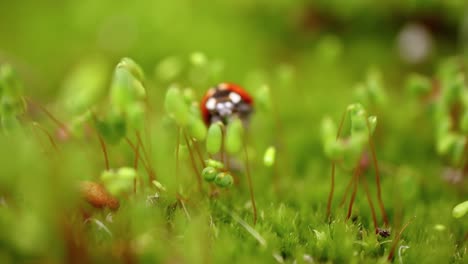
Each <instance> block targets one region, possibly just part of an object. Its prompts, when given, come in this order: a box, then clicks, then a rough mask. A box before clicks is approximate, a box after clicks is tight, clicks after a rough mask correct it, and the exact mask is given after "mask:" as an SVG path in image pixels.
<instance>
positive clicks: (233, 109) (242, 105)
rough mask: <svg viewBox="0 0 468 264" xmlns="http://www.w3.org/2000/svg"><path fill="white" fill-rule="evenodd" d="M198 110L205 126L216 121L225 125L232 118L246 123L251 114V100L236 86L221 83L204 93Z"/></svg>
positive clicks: (247, 94)
mask: <svg viewBox="0 0 468 264" xmlns="http://www.w3.org/2000/svg"><path fill="white" fill-rule="evenodd" d="M200 110H201V113H202V116H203V121H204V122H205V124H206V125H207V126H209V125H210V124H212V123H215V122H218V121H221V122H223V123H224V124H225V125H227V123H229V120H230V119H231V118H233V117H238V118H240V119H241V120H242V121H243V122H247V120H248V119H249V117H250V114H251V113H252V112H253V98H252V96H250V94H249V93H247V92H246V91H245V90H244V89H243V88H241V87H240V86H239V85H237V84H233V83H221V84H219V85H217V86H215V87H213V88H210V89H209V90H208V91H207V92H206V94H205V95H204V96H203V98H202V100H201V103H200Z"/></svg>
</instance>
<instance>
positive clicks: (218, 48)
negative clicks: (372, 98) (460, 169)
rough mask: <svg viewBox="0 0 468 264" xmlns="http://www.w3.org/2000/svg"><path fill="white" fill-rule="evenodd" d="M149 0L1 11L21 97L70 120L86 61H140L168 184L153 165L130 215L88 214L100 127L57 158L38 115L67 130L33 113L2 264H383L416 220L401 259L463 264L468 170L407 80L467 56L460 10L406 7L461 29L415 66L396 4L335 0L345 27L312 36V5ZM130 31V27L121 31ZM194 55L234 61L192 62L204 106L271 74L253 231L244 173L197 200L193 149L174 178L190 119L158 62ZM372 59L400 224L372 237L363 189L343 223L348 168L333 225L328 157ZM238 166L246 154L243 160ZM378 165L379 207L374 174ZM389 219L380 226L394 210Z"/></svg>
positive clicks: (335, 14) (123, 154) (148, 138)
mask: <svg viewBox="0 0 468 264" xmlns="http://www.w3.org/2000/svg"><path fill="white" fill-rule="evenodd" d="M110 2H112V3H110ZM150 2H151V1H142V3H141V4H122V3H120V4H115V3H113V1H107V2H106V1H100V2H99V3H94V2H89V1H88V2H87V3H86V4H82V5H77V4H73V3H71V2H64V3H62V4H61V6H60V8H61V12H58V11H57V10H53V9H50V8H49V7H52V6H55V4H56V3H49V4H47V3H44V4H42V3H41V4H39V3H34V4H31V5H26V4H21V3H14V4H13V3H7V2H1V3H0V10H1V11H0V16H1V17H2V18H1V19H0V21H3V22H2V23H0V30H1V31H0V43H1V44H0V62H3V61H5V62H9V63H11V64H13V65H14V66H16V67H17V68H18V70H19V72H20V76H21V77H22V79H23V81H24V86H25V94H26V95H27V96H28V97H30V98H33V99H34V100H36V101H38V102H41V103H42V104H43V105H45V106H46V107H47V108H48V109H49V110H50V111H51V112H52V113H54V115H56V116H57V118H59V119H60V120H63V121H64V122H68V121H69V118H70V116H69V115H68V114H67V113H66V112H65V111H64V110H63V108H62V105H61V102H60V100H61V97H60V92H59V91H60V89H61V85H62V81H63V79H64V78H65V77H64V76H66V74H67V73H68V72H69V71H70V69H71V68H72V67H73V65H75V64H76V63H77V62H80V61H82V60H84V59H86V58H89V57H93V58H95V57H96V54H98V55H99V56H100V57H104V61H106V62H108V63H110V64H115V63H116V62H117V60H118V59H120V58H121V57H123V56H130V57H132V58H134V59H135V60H136V61H137V62H139V63H141V65H142V66H143V68H144V69H145V72H146V74H147V79H148V80H147V83H146V88H147V92H148V96H149V104H150V111H149V113H148V117H147V121H146V123H145V126H146V128H145V133H144V136H143V138H144V143H145V147H146V149H147V151H148V152H149V157H150V159H151V164H152V165H153V167H154V169H155V171H156V176H157V180H158V181H159V182H160V183H161V184H162V185H164V186H165V188H166V191H160V190H159V191H158V190H157V189H156V188H154V186H151V185H150V184H149V183H148V181H147V175H146V173H145V170H144V168H140V170H139V172H140V176H141V177H142V179H143V180H142V181H143V182H144V186H145V187H144V189H141V188H140V187H139V188H138V190H137V194H136V195H133V194H129V195H127V196H125V197H121V199H120V202H121V204H120V208H119V210H118V211H116V212H110V211H106V210H95V209H92V208H91V207H89V205H87V204H86V203H85V202H84V201H82V199H81V197H80V196H79V192H78V190H77V184H78V182H79V181H82V180H96V179H98V178H99V175H100V173H101V172H102V171H103V170H104V160H103V156H102V152H101V149H100V146H99V141H98V139H97V137H96V136H95V135H94V134H92V133H91V134H90V135H89V136H85V137H84V138H80V139H77V138H72V139H70V140H68V141H60V140H58V139H56V141H57V143H58V149H57V150H55V149H54V148H53V147H52V146H51V145H50V142H49V141H48V139H47V137H46V136H45V134H43V133H42V132H41V131H40V130H38V129H37V128H35V127H33V126H32V123H31V119H32V120H35V121H38V122H39V123H40V124H41V125H42V126H43V127H44V128H46V129H47V130H48V131H51V132H52V131H56V130H57V127H56V125H55V124H53V122H51V121H50V120H49V119H48V118H47V117H46V116H45V115H44V114H43V113H41V112H40V111H39V110H38V109H36V108H31V109H29V111H28V117H27V118H26V117H25V118H23V119H22V123H23V124H24V129H23V130H22V132H18V133H14V134H3V135H2V136H1V137H0V146H1V147H0V262H1V263H9V262H52V263H61V262H71V260H72V259H74V260H75V261H76V262H77V263H85V262H87V261H93V262H97V263H105V262H128V263H133V262H143V263H251V262H255V263H274V262H279V263H282V262H284V263H293V262H296V263H310V262H311V261H313V262H314V263H327V262H328V263H376V262H382V263H383V262H385V261H387V257H388V254H389V251H390V248H391V246H392V242H393V239H394V238H395V235H396V234H397V233H398V231H399V230H400V228H401V227H402V226H403V225H404V224H406V223H407V222H409V221H411V223H410V224H409V226H408V227H407V229H406V230H405V231H404V232H403V233H402V236H401V239H400V241H399V242H398V244H397V250H396V252H395V258H394V261H395V262H400V261H401V262H402V263H466V261H467V242H466V233H467V232H468V221H466V219H467V218H466V216H465V218H461V219H455V218H453V217H452V214H451V212H452V209H453V207H454V206H455V205H456V204H458V203H460V202H462V201H464V200H466V198H467V193H468V192H467V185H466V177H465V181H464V182H462V183H458V184H455V185H454V184H450V183H448V182H447V181H445V180H444V178H443V175H444V171H445V169H446V168H447V167H448V162H447V161H446V160H445V159H444V158H441V157H440V156H439V155H438V154H437V152H436V147H435V139H434V138H435V132H434V131H435V126H436V124H433V123H432V117H431V108H430V107H429V106H427V105H426V104H424V103H422V102H419V101H417V100H415V99H414V98H411V97H410V96H409V95H408V93H407V91H406V90H405V89H404V83H405V79H406V77H407V76H408V74H409V73H410V72H413V71H416V72H421V73H424V74H427V75H430V76H432V75H433V74H434V73H435V71H436V65H437V63H438V62H439V61H440V60H442V59H443V58H445V57H448V56H452V55H456V54H463V50H462V49H460V45H458V44H457V43H455V42H453V41H452V40H453V39H457V37H459V35H458V33H455V32H458V31H457V30H456V29H457V28H458V25H459V21H461V20H462V18H463V16H462V15H463V13H462V11H461V10H463V9H462V8H459V9H457V8H452V7H450V6H449V7H446V6H445V5H443V4H433V5H432V6H429V7H427V8H428V9H424V8H421V9H418V8H415V7H411V8H410V7H408V6H406V5H405V4H399V5H398V6H401V7H402V8H408V10H410V11H408V12H409V13H410V14H412V16H410V17H413V18H414V19H417V18H418V17H420V16H422V15H423V14H425V13H424V12H423V11H424V10H429V11H427V12H429V13H430V14H433V15H434V16H436V17H437V18H438V19H439V20H440V21H442V22H441V23H442V24H443V25H445V26H446V27H448V30H447V32H448V33H447V34H448V37H445V35H444V34H442V33H440V34H439V33H437V32H434V34H433V37H434V43H436V46H437V49H435V50H434V51H433V54H432V55H431V57H429V58H428V59H427V61H426V62H425V63H422V64H419V65H416V66H415V65H407V64H405V63H403V62H402V61H401V60H400V59H399V56H398V52H397V51H396V47H395V38H396V35H397V33H398V29H399V26H401V25H400V24H401V23H403V22H405V21H406V20H404V21H403V20H402V21H397V22H395V21H393V20H392V15H391V12H390V11H388V12H386V11H384V9H385V8H390V7H388V6H387V7H385V8H383V9H382V8H379V5H377V4H376V5H372V4H369V5H370V10H376V12H377V13H372V12H370V13H369V12H364V11H365V10H367V9H366V8H365V7H360V5H356V7H354V8H355V9H352V10H355V11H354V12H351V14H350V13H348V12H345V11H346V10H347V9H346V8H344V9H341V8H338V7H339V6H340V5H338V4H335V5H331V4H330V6H327V5H326V4H323V5H325V6H326V7H321V8H323V10H331V11H327V12H325V11H323V10H322V9H321V8H318V9H317V10H318V11H317V12H318V13H320V14H322V12H323V14H328V15H329V16H330V17H331V18H330V20H331V21H328V20H326V19H323V21H322V20H320V21H321V23H322V24H320V26H319V28H314V27H312V26H310V25H309V24H307V23H306V22H307V21H308V20H307V19H306V18H307V17H308V16H312V15H313V14H314V13H313V12H312V11H311V10H310V7H309V6H308V5H306V4H305V3H303V2H302V1H293V3H290V4H287V3H284V1H273V2H271V3H266V2H264V1H263V2H262V1H260V2H259V3H257V4H249V3H247V2H242V1H241V2H239V3H237V2H226V3H224V4H220V3H218V4H212V3H211V1H210V2H209V3H204V2H203V3H200V4H199V5H198V4H197V5H196V8H195V7H194V5H195V4H193V3H185V2H183V1H182V2H179V1H177V3H173V4H162V3H150ZM331 2H333V3H334V2H336V1H331ZM318 6H321V5H318ZM398 6H397V7H394V8H395V9H391V10H398V9H399V8H398ZM440 6H444V7H445V8H440ZM327 8H328V9H327ZM438 8H440V10H442V11H440V12H438V10H439V9H438ZM91 10H95V11H94V12H93V11H91ZM321 10H322V11H321ZM363 10H364V11H363ZM405 10H406V9H405ZM421 10H422V11H421ZM309 11H310V12H309ZM361 11H362V12H364V13H362V12H361ZM23 12H25V13H23ZM354 13H356V14H355V15H353V14H354ZM23 14H24V15H23ZM358 14H359V15H358ZM362 14H366V15H362ZM465 16H466V14H465ZM175 18H177V23H176V22H174V19H175ZM353 19H355V20H353ZM303 20H304V21H303ZM408 20H411V19H408ZM295 21H299V22H295ZM301 21H302V22H304V23H302V22H301ZM327 21H328V22H327ZM350 21H357V22H355V23H351V22H350ZM327 23H329V24H327ZM96 25H98V26H96ZM119 25H120V26H119ZM307 25H309V26H310V28H309V26H307ZM345 25H347V26H345ZM373 25H374V26H373ZM377 25H378V26H377ZM119 27H120V28H121V29H122V30H123V31H122V32H120V31H116V30H114V29H115V28H119ZM341 27H343V28H345V29H346V30H341V29H340V28H341ZM105 36H113V37H112V38H110V37H109V38H107V37H105ZM330 36H331V37H330ZM330 39H331V40H330ZM96 43H97V44H96ZM465 45H466V43H465ZM193 51H202V52H203V53H204V54H206V56H207V57H208V58H209V59H210V60H213V61H217V62H219V63H221V64H222V65H224V70H223V71H221V72H220V73H219V74H217V75H213V76H211V77H210V78H206V79H205V78H201V77H200V75H198V74H197V72H190V70H189V69H188V68H184V70H183V73H181V74H180V75H179V76H178V77H177V78H175V79H176V81H177V82H178V83H180V84H181V85H182V86H184V87H192V88H193V89H194V91H195V92H196V94H197V97H198V98H200V97H201V96H202V94H203V93H204V92H205V90H206V89H207V88H208V87H210V86H211V85H213V84H216V83H219V82H223V81H234V82H237V83H241V84H243V86H244V87H246V89H247V90H248V91H250V92H255V90H256V89H258V88H259V87H260V86H261V85H262V84H268V85H269V87H270V89H271V93H272V97H273V100H274V109H273V110H271V111H261V110H258V111H256V113H254V115H253V116H252V120H251V123H250V127H249V129H248V132H247V134H248V146H249V154H250V160H249V163H250V165H251V172H252V177H253V186H254V190H255V195H256V201H257V208H258V215H259V217H258V222H257V224H256V225H253V222H252V218H253V216H252V210H251V203H250V197H249V192H248V187H247V181H246V177H245V174H244V170H243V169H242V166H241V170H240V171H239V172H237V174H238V176H239V179H240V181H239V184H238V185H235V186H233V187H232V188H231V189H229V190H221V191H220V192H219V193H218V195H216V196H214V197H210V196H209V193H210V191H209V187H208V184H206V183H204V192H205V193H204V194H200V193H199V192H198V190H197V183H196V180H195V174H194V172H193V171H192V169H191V164H190V160H189V157H188V155H185V154H187V153H185V154H184V153H182V154H181V161H180V174H179V183H176V181H175V179H176V177H175V167H176V161H175V146H176V134H177V128H176V127H175V126H174V125H173V124H172V123H171V122H168V120H167V116H166V114H165V112H164V107H163V101H164V94H165V91H166V89H167V87H168V85H169V83H170V82H169V81H165V80H161V79H159V75H158V74H157V72H158V71H157V70H154V69H155V68H156V65H157V64H158V63H159V62H160V61H162V60H163V59H164V58H167V57H168V56H175V57H177V58H179V59H180V60H181V61H187V59H186V58H188V57H189V56H190V54H191V53H192V52H193ZM460 58H462V59H461V60H464V61H465V62H468V60H466V59H464V57H463V56H460ZM184 67H185V66H184ZM187 67H188V66H187ZM371 67H376V68H379V69H380V71H381V72H382V76H383V83H384V89H385V92H386V93H387V101H386V103H385V104H384V105H382V106H379V107H370V108H369V109H368V111H369V113H370V114H372V115H376V116H377V117H378V125H377V129H376V133H375V136H374V140H375V146H376V152H377V153H376V154H377V157H378V160H379V165H380V172H381V178H382V179H381V180H382V197H383V201H384V204H385V208H386V212H387V214H388V216H389V219H390V225H389V227H388V228H389V229H390V231H391V235H390V237H388V238H382V237H378V236H376V235H375V234H374V231H373V226H372V219H371V212H370V209H369V205H368V203H367V200H366V196H365V192H364V190H363V188H362V186H359V189H358V193H357V196H356V203H355V206H354V209H353V213H352V217H351V219H350V220H348V221H346V206H344V207H340V206H339V202H340V200H341V199H342V197H343V194H344V189H345V187H346V184H347V183H348V180H349V179H350V177H351V176H352V171H348V170H344V169H341V168H339V169H338V170H337V175H336V177H337V179H336V180H337V181H336V190H335V196H334V201H333V209H332V217H331V220H329V219H328V218H327V216H326V206H327V198H328V194H329V190H330V170H331V162H330V161H329V160H328V159H327V158H326V157H325V155H324V153H323V146H322V142H321V139H320V122H321V120H322V118H323V117H324V116H330V117H331V118H332V119H333V120H334V121H335V122H338V121H339V119H340V118H341V114H342V112H343V111H344V110H345V109H346V107H347V105H348V104H350V103H353V102H354V97H353V87H354V85H355V84H356V83H357V82H360V81H362V80H364V79H365V78H366V73H367V71H368V69H369V68H371ZM197 77H200V78H197ZM52 133H54V132H52ZM131 139H132V140H134V138H133V135H132V136H131ZM271 145H274V146H276V148H277V154H276V163H275V166H274V167H273V168H267V167H265V166H264V165H263V162H262V159H263V156H262V155H263V152H264V151H265V150H266V149H267V148H268V147H269V146H271ZM108 151H109V154H110V158H109V159H110V163H111V167H113V168H118V167H121V166H132V164H133V154H134V153H133V151H132V149H131V148H129V147H128V145H127V144H125V142H123V141H122V142H121V143H120V144H118V145H115V146H109V149H108ZM237 159H238V161H242V155H241V156H240V157H237ZM241 164H242V163H241ZM200 171H201V168H200ZM364 175H365V177H366V179H367V182H368V183H369V185H370V191H371V193H372V197H373V199H374V205H375V206H376V205H377V203H376V187H375V179H374V169H373V168H372V166H370V167H369V168H368V169H367V170H366V171H365V173H364ZM178 185H180V186H181V187H180V188H179V187H178ZM156 192H157V193H158V195H157V197H156V196H155V194H156ZM376 207H377V206H376ZM83 212H86V213H88V214H91V218H90V220H88V221H84V220H83ZM110 218H111V219H112V220H110ZM378 219H379V223H380V224H381V225H382V227H383V223H382V220H381V219H382V218H381V216H380V214H378ZM100 223H102V224H103V225H104V226H102V225H100ZM441 226H443V227H441ZM250 228H252V229H250Z"/></svg>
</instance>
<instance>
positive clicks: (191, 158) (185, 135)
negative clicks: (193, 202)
mask: <svg viewBox="0 0 468 264" xmlns="http://www.w3.org/2000/svg"><path fill="white" fill-rule="evenodd" d="M184 137H185V142H186V144H187V148H188V150H189V154H190V160H191V161H192V168H193V170H194V171H195V175H196V176H197V182H198V190H199V191H200V193H203V187H202V178H201V175H200V171H198V169H197V164H196V162H195V157H194V156H193V152H192V148H191V147H190V142H189V139H188V137H187V134H185V132H184Z"/></svg>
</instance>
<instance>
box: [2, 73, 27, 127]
mask: <svg viewBox="0 0 468 264" xmlns="http://www.w3.org/2000/svg"><path fill="white" fill-rule="evenodd" d="M25 111H26V103H25V101H24V98H23V87H22V84H21V82H20V80H19V78H18V76H17V74H16V72H15V70H14V69H13V67H12V66H11V65H8V64H4V65H0V119H1V126H2V128H3V129H4V130H12V129H13V128H15V127H17V126H18V124H17V117H18V116H20V115H22V114H23V113H24V112H25Z"/></svg>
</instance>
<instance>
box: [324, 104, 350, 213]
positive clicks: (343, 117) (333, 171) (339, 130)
mask: <svg viewBox="0 0 468 264" xmlns="http://www.w3.org/2000/svg"><path fill="white" fill-rule="evenodd" d="M346 113H347V111H345V112H344V113H343V116H342V117H341V121H340V126H339V128H338V133H337V134H336V140H338V138H339V137H340V134H341V130H342V129H343V124H344V121H345V117H346ZM335 167H336V164H335V162H334V161H332V169H331V186H330V193H329V195H328V203H327V217H328V218H330V214H331V206H332V202H333V193H334V192H335Z"/></svg>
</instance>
